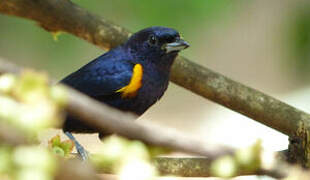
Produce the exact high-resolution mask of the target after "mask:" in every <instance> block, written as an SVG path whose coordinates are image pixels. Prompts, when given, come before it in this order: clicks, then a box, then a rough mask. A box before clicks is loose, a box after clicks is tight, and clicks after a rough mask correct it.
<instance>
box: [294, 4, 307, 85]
mask: <svg viewBox="0 0 310 180" xmlns="http://www.w3.org/2000/svg"><path fill="white" fill-rule="evenodd" d="M292 16H293V17H292V18H291V19H292V24H291V29H290V33H291V39H290V43H292V44H291V50H292V53H293V56H294V57H296V58H297V61H296V63H297V68H298V69H299V70H300V71H299V72H300V74H299V75H301V76H305V77H306V78H307V79H309V78H308V76H309V75H310V73H309V72H310V71H309V69H310V3H308V4H305V6H302V7H299V9H298V11H297V12H294V14H293V15H292Z"/></svg>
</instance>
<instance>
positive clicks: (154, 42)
mask: <svg viewBox="0 0 310 180" xmlns="http://www.w3.org/2000/svg"><path fill="white" fill-rule="evenodd" d="M149 43H150V44H151V45H155V44H157V38H156V37H155V36H154V35H151V36H150V37H149Z"/></svg>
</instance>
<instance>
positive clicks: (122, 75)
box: [61, 27, 188, 134]
mask: <svg viewBox="0 0 310 180" xmlns="http://www.w3.org/2000/svg"><path fill="white" fill-rule="evenodd" d="M187 47H188V44H187V43H186V42H185V41H183V40H182V39H180V35H179V33H178V32H177V31H176V30H174V29H170V28H166V27H151V28H147V29H144V30H141V31H139V32H137V33H135V34H134V35H132V36H131V37H130V39H129V40H128V41H127V42H126V43H125V44H123V45H121V46H119V47H117V48H114V49H112V50H110V51H109V52H107V53H105V54H103V55H101V56H99V57H98V58H96V59H95V60H93V61H91V62H90V63H88V64H86V65H85V66H83V67H82V68H80V69H79V70H77V71H76V72H74V73H72V74H70V75H69V76H67V77H66V78H64V79H63V80H62V81H61V82H62V83H65V84H67V85H69V86H71V87H73V88H75V89H77V90H79V91H81V92H83V93H85V94H87V95H89V96H91V97H93V98H95V99H97V100H99V101H101V102H103V103H106V104H108V105H111V106H113V107H116V108H118V109H120V110H123V111H130V112H133V113H136V114H138V115H141V114H143V113H144V112H145V111H146V110H147V109H148V108H149V107H150V106H152V105H153V104H154V103H155V102H156V101H157V100H158V99H160V98H161V97H162V95H163V94H164V92H165V90H166V89H167V87H168V82H169V74H170V68H171V65H172V63H173V61H174V59H175V57H176V56H177V54H178V52H179V51H180V50H182V49H185V48H187ZM137 64H140V65H141V66H142V67H143V74H142V84H141V87H140V88H138V89H137V93H136V94H135V96H133V97H122V93H121V92H117V91H118V90H119V89H121V88H123V87H125V86H127V85H128V84H129V83H130V82H131V79H132V77H133V68H134V67H135V65H137ZM63 129H64V131H69V132H78V133H79V132H82V133H92V132H98V131H97V130H96V128H94V127H92V128H91V127H89V126H87V125H85V124H83V123H82V122H80V121H79V120H78V118H74V117H72V116H70V115H69V116H68V117H67V119H66V121H65V123H64V127H63ZM100 133H102V134H104V132H100Z"/></svg>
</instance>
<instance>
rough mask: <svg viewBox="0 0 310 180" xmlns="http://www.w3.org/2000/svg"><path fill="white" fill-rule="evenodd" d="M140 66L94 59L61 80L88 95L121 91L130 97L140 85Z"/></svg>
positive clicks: (123, 94) (93, 95)
mask: <svg viewBox="0 0 310 180" xmlns="http://www.w3.org/2000/svg"><path fill="white" fill-rule="evenodd" d="M141 80H142V66H141V65H140V64H132V63H130V62H127V61H115V60H100V59H98V60H95V61H93V62H91V63H89V64H87V65H85V66H84V67H82V68H81V69H79V70H78V71H76V72H74V73H72V74H70V75H69V76H67V77H66V78H65V79H63V80H62V81H61V82H62V83H65V84H67V85H69V86H71V87H73V88H75V89H77V90H79V91H81V92H83V93H85V94H87V95H89V96H92V97H96V96H103V95H110V94H114V93H122V97H132V96H133V95H135V93H136V92H137V90H138V89H139V88H140V87H141Z"/></svg>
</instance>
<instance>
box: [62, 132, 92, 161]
mask: <svg viewBox="0 0 310 180" xmlns="http://www.w3.org/2000/svg"><path fill="white" fill-rule="evenodd" d="M65 134H66V136H68V138H69V139H71V140H72V141H73V142H74V144H75V149H76V151H77V152H78V154H79V156H80V158H81V159H82V161H87V160H88V152H87V151H86V150H85V148H84V147H83V146H82V145H81V144H80V143H79V142H78V141H77V140H76V139H75V137H74V136H73V135H72V134H71V133H70V132H65Z"/></svg>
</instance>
